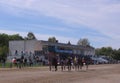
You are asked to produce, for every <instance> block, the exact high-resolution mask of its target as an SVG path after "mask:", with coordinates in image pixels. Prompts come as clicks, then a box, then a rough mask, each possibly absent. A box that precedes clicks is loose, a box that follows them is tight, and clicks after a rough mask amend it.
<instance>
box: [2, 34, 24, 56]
mask: <svg viewBox="0 0 120 83" xmlns="http://www.w3.org/2000/svg"><path fill="white" fill-rule="evenodd" d="M10 40H23V38H22V36H20V35H19V34H14V35H8V34H4V33H3V34H0V58H1V57H2V58H5V57H6V55H7V53H8V48H9V47H8V45H9V41H10Z"/></svg>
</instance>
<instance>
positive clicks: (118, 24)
mask: <svg viewBox="0 0 120 83" xmlns="http://www.w3.org/2000/svg"><path fill="white" fill-rule="evenodd" d="M28 32H33V33H34V35H35V36H36V38H37V39H38V40H48V38H49V37H56V39H57V40H59V42H61V43H67V42H68V41H70V42H71V44H77V42H78V40H79V39H81V38H87V39H88V40H89V42H90V45H91V46H93V47H95V48H101V47H109V46H110V47H112V48H114V49H118V48H120V0H0V33H6V34H10V35H12V34H20V35H21V36H23V37H25V36H26V35H27V33H28Z"/></svg>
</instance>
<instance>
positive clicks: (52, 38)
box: [48, 37, 58, 43]
mask: <svg viewBox="0 0 120 83" xmlns="http://www.w3.org/2000/svg"><path fill="white" fill-rule="evenodd" d="M48 41H49V42H53V43H57V42H58V40H56V38H55V37H49V38H48Z"/></svg>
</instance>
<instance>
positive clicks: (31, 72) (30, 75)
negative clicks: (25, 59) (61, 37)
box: [0, 64, 120, 83]
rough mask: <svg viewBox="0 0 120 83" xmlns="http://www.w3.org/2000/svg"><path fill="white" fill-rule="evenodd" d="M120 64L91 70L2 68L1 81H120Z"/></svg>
mask: <svg viewBox="0 0 120 83" xmlns="http://www.w3.org/2000/svg"><path fill="white" fill-rule="evenodd" d="M119 80H120V64H117V65H93V66H90V67H89V70H87V71H86V70H85V69H83V70H81V71H75V70H72V71H71V72H68V71H64V72H61V71H60V70H59V71H57V72H54V71H49V70H48V67H41V68H24V69H16V68H12V69H0V83H120V81H119Z"/></svg>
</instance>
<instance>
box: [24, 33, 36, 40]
mask: <svg viewBox="0 0 120 83" xmlns="http://www.w3.org/2000/svg"><path fill="white" fill-rule="evenodd" d="M26 39H28V40H36V37H35V35H34V34H33V33H32V32H28V34H27V38H26Z"/></svg>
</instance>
